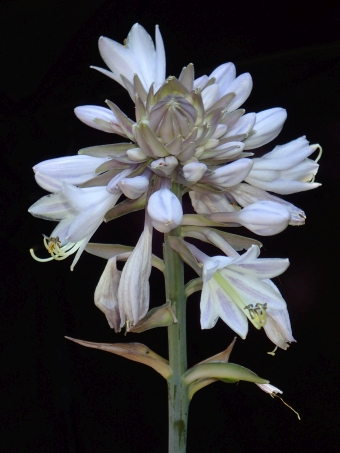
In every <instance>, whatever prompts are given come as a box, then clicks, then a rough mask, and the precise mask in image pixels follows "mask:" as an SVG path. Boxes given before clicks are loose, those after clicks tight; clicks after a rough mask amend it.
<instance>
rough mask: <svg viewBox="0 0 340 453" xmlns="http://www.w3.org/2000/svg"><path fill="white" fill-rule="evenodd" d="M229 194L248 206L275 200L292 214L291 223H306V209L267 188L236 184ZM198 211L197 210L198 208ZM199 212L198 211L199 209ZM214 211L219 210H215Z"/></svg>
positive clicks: (229, 190)
mask: <svg viewBox="0 0 340 453" xmlns="http://www.w3.org/2000/svg"><path fill="white" fill-rule="evenodd" d="M228 194H229V195H231V196H232V198H233V199H234V200H235V201H236V202H237V203H239V205H240V206H243V207H245V206H248V205H251V204H253V203H257V202H258V201H273V202H275V203H278V204H280V205H282V206H284V207H285V208H286V209H287V211H288V212H289V214H290V222H289V225H304V223H305V220H306V214H305V213H304V211H303V210H302V209H300V208H298V207H296V206H294V205H293V204H292V203H289V202H288V201H285V200H282V199H281V198H279V197H275V196H274V195H271V194H269V193H267V192H266V191H265V190H262V189H258V188H257V187H253V186H251V185H250V184H244V183H242V184H238V185H236V186H233V187H230V188H229V189H228ZM218 196H219V197H222V198H225V197H226V195H224V194H223V195H218ZM196 211H197V210H196ZM219 211H220V212H221V211H224V209H219ZM197 212H198V211H197ZM214 212H217V210H216V211H214Z"/></svg>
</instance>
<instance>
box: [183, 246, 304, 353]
mask: <svg viewBox="0 0 340 453" xmlns="http://www.w3.org/2000/svg"><path fill="white" fill-rule="evenodd" d="M186 245H187V247H188V248H189V250H190V251H191V252H192V253H193V255H194V256H195V258H196V259H197V260H198V262H200V263H201V264H202V265H203V273H202V279H203V288H202V295H201V302H200V308H201V327H202V329H210V328H212V327H214V325H215V324H216V322H217V320H218V318H221V319H222V320H223V321H224V322H225V323H226V324H228V326H229V327H230V328H231V329H233V330H234V332H236V333H237V334H238V335H240V336H241V337H242V338H245V337H246V335H247V332H248V321H247V320H249V321H250V322H251V323H252V324H253V325H254V326H255V327H256V328H257V329H261V328H262V327H263V328H264V329H265V331H266V333H267V336H268V337H269V338H270V340H271V341H273V342H274V343H275V344H276V345H277V346H279V347H280V348H282V349H287V347H288V343H290V342H293V341H295V340H294V338H293V336H292V331H291V327H290V322H289V316H288V311H287V307H286V303H285V301H284V299H283V298H282V296H281V294H280V292H279V291H278V290H277V288H276V286H275V285H274V284H273V283H272V282H271V280H269V279H270V278H273V277H276V276H278V275H280V274H282V273H283V272H284V271H285V270H286V269H287V267H288V266H289V261H288V259H277V258H276V259H273V258H271V259H269V258H268V259H267V258H258V256H259V254H260V250H259V248H258V247H257V246H256V245H253V246H251V247H250V248H249V249H248V250H247V252H245V253H244V254H243V255H241V256H233V257H227V256H215V257H209V256H207V255H206V254H205V253H203V252H202V251H200V250H199V249H198V248H197V247H195V246H193V245H192V244H188V243H187V244H186Z"/></svg>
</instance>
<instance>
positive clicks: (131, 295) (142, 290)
mask: <svg viewBox="0 0 340 453" xmlns="http://www.w3.org/2000/svg"><path fill="white" fill-rule="evenodd" d="M151 245H152V223H151V220H150V218H149V216H148V214H147V213H145V224H144V230H143V233H142V234H141V236H140V238H139V240H138V242H137V245H136V247H135V248H134V250H133V252H132V253H131V255H130V256H129V258H128V260H127V262H126V264H125V266H124V268H123V271H122V275H121V279H120V283H119V289H118V301H119V309H120V316H121V325H124V323H125V321H126V325H127V330H129V327H130V326H134V325H135V324H137V322H138V321H139V320H140V319H142V318H143V317H144V316H145V315H146V313H147V311H148V309H149V296H150V286H149V277H150V273H151V266H152V253H151Z"/></svg>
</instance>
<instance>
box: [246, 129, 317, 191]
mask: <svg viewBox="0 0 340 453" xmlns="http://www.w3.org/2000/svg"><path fill="white" fill-rule="evenodd" d="M317 149H320V146H319V145H311V146H310V145H309V142H308V141H307V140H306V138H305V137H300V138H298V139H296V140H293V141H291V142H289V143H286V144H285V145H281V146H276V147H275V148H274V150H273V151H271V152H270V153H267V154H265V155H264V156H262V157H259V158H256V159H253V162H254V166H253V168H252V170H251V171H250V173H249V175H248V176H247V177H246V178H245V181H246V182H248V183H249V184H251V185H253V186H255V187H258V188H259V189H263V190H269V191H270V192H275V193H278V194H281V195H287V194H291V193H295V192H302V191H305V190H310V189H315V188H316V187H319V186H320V184H318V183H315V182H314V177H315V175H316V173H317V171H318V169H319V165H318V164H317V162H314V161H313V160H311V159H307V157H308V156H310V155H311V154H312V153H314V152H315V151H316V150H317ZM319 157H320V156H319Z"/></svg>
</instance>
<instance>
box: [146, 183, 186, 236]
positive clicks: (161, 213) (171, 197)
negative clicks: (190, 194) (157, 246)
mask: <svg viewBox="0 0 340 453" xmlns="http://www.w3.org/2000/svg"><path fill="white" fill-rule="evenodd" d="M148 213H149V215H150V217H151V219H152V225H153V227H154V228H155V229H156V230H157V231H160V232H161V233H168V232H169V231H171V230H173V229H174V228H176V227H178V225H180V224H181V222H182V218H183V211H182V205H181V203H180V201H179V199H178V198H177V197H176V195H175V194H173V193H172V192H171V190H169V188H167V187H166V186H165V184H163V187H162V188H161V189H160V190H158V191H157V192H154V193H153V194H152V195H151V197H150V198H149V203H148Z"/></svg>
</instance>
